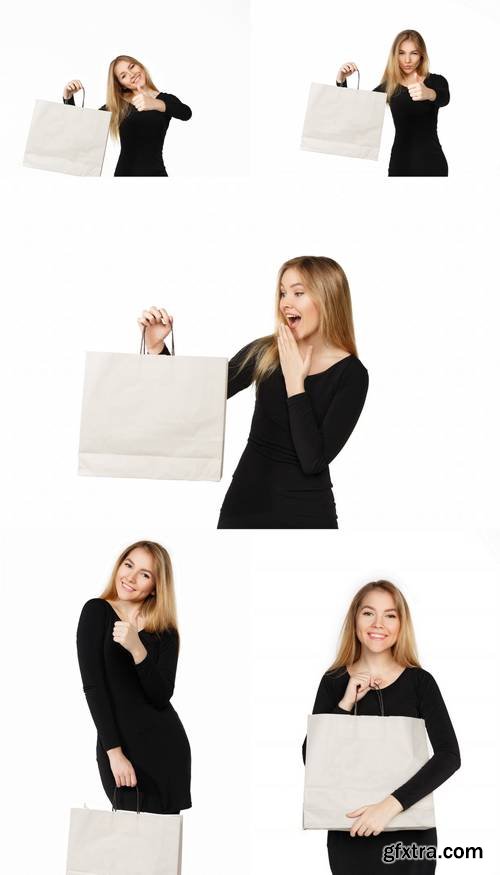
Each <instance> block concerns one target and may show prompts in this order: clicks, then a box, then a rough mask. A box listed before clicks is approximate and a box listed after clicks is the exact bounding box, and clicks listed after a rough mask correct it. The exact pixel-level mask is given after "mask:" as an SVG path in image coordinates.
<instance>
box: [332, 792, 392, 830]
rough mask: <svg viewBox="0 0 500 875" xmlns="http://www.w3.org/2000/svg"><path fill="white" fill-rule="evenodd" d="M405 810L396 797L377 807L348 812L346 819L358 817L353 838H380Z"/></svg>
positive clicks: (379, 803) (354, 825)
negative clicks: (395, 818)
mask: <svg viewBox="0 0 500 875" xmlns="http://www.w3.org/2000/svg"><path fill="white" fill-rule="evenodd" d="M402 810H403V806H402V805H401V803H400V802H398V800H397V799H396V797H395V796H388V797H387V799H384V800H383V801H382V802H377V803H375V805H361V807H360V808H356V810H355V811H348V812H347V813H346V817H356V818H357V820H355V821H354V823H353V825H352V826H351V829H350V833H351V836H356V835H358V836H371V835H374V836H378V835H379V834H380V833H381V832H382V830H384V829H385V828H386V826H387V824H388V823H389V821H391V820H392V818H393V817H396V814H399V812H400V811H402Z"/></svg>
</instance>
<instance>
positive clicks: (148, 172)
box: [63, 55, 191, 176]
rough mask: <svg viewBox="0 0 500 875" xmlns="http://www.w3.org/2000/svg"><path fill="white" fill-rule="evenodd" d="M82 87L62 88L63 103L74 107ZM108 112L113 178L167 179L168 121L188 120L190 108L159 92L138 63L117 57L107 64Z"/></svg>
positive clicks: (74, 82) (75, 82)
mask: <svg viewBox="0 0 500 875" xmlns="http://www.w3.org/2000/svg"><path fill="white" fill-rule="evenodd" d="M81 88H83V86H82V83H81V82H80V80H79V79H72V80H71V82H68V83H67V85H65V86H64V92H63V100H64V103H69V104H72V105H74V103H75V100H74V95H75V94H76V92H77V91H80V89H81ZM100 108H101V109H106V110H108V111H109V112H110V113H111V125H110V131H111V136H112V137H115V139H119V140H120V144H121V151H120V156H119V158H118V164H117V165H116V170H115V176H168V174H167V171H166V169H165V165H164V163H163V142H164V140H165V134H166V133H167V129H168V126H169V124H170V120H171V119H173V118H176V119H181V121H188V120H189V119H190V118H191V110H190V108H189V106H186V104H184V103H181V101H180V100H179V99H178V98H177V97H174V95H173V94H166V93H164V92H163V91H159V90H158V88H157V87H156V85H155V84H154V83H153V81H152V79H151V76H150V75H149V73H148V71H147V70H146V68H145V67H144V65H143V64H141V63H140V61H137V60H136V59H135V58H132V57H130V55H118V57H117V58H115V59H114V60H113V61H111V64H110V65H109V72H108V90H107V97H106V103H105V104H104V106H101V107H100Z"/></svg>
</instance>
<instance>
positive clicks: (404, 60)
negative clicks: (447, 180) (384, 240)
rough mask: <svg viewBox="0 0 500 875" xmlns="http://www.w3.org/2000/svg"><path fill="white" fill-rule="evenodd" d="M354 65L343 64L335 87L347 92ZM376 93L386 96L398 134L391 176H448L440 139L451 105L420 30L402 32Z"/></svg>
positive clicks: (443, 82) (445, 82)
mask: <svg viewBox="0 0 500 875" xmlns="http://www.w3.org/2000/svg"><path fill="white" fill-rule="evenodd" d="M357 69H358V68H357V66H356V64H353V63H346V64H342V66H341V68H340V69H339V71H338V73H337V85H339V86H341V87H344V88H346V87H347V82H346V78H347V77H348V76H352V74H353V73H354V72H355V71H357ZM374 90H375V91H382V92H385V93H386V94H387V102H388V104H389V106H390V108H391V113H392V117H393V119H394V127H395V128H396V136H395V138H394V144H393V147H392V152H391V160H390V164H389V176H448V163H447V161H446V158H445V156H444V152H443V150H442V148H441V144H440V142H439V139H438V134H437V122H438V111H439V107H440V106H446V105H447V104H448V103H449V102H450V92H449V90H448V83H447V81H446V79H445V78H444V76H438V75H437V74H436V73H430V72H429V57H428V55H427V49H426V47H425V42H424V40H423V38H422V37H421V35H420V34H419V33H418V32H417V31H416V30H404V31H402V32H401V33H398V35H397V37H396V38H395V40H394V42H393V44H392V47H391V51H390V53H389V59H388V61H387V66H386V68H385V70H384V75H383V76H382V82H381V83H380V85H378V86H377V88H375V89H374Z"/></svg>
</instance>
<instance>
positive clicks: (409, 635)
mask: <svg viewBox="0 0 500 875" xmlns="http://www.w3.org/2000/svg"><path fill="white" fill-rule="evenodd" d="M374 589H379V590H383V591H384V592H387V593H389V595H391V596H392V598H393V600H394V604H395V606H396V613H397V614H398V617H399V622H400V629H399V635H398V639H397V641H396V643H395V645H394V647H393V648H392V655H393V657H394V659H395V660H396V662H397V663H399V665H402V666H404V667H405V668H408V667H412V668H420V662H419V660H418V656H417V644H416V640H415V632H414V630H413V623H412V619H411V614H410V608H409V607H408V602H407V601H406V599H405V597H404V595H403V593H402V592H401V590H400V589H398V588H397V586H395V585H394V584H393V583H391V582H390V581H389V580H375V581H372V582H371V583H366V584H365V586H362V587H361V589H360V590H358V592H357V593H356V595H355V596H354V598H353V600H352V602H351V604H350V606H349V609H348V611H347V614H346V616H345V619H344V622H343V625H342V630H341V633H340V643H339V646H338V649H337V655H336V657H335V659H334V661H333V663H332V664H331V666H330V668H329V669H328V672H334V671H337V670H338V669H340V668H344V667H345V666H348V665H352V664H353V663H355V662H357V661H358V659H359V658H360V656H361V643H360V641H359V638H358V636H357V635H356V619H357V616H358V611H359V609H360V607H361V605H362V604H363V601H364V598H365V596H366V595H368V593H369V592H371V591H372V590H374Z"/></svg>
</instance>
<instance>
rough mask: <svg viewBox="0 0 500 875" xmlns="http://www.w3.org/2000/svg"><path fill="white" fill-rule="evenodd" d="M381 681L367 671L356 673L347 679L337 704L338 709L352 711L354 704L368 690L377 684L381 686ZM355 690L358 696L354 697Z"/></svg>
mask: <svg viewBox="0 0 500 875" xmlns="http://www.w3.org/2000/svg"><path fill="white" fill-rule="evenodd" d="M381 683H382V679H381V678H379V677H377V676H376V675H373V674H370V673H369V672H368V671H357V672H356V673H355V674H354V673H353V674H352V675H351V677H350V678H349V683H348V684H347V687H346V691H345V693H344V695H343V697H342V699H341V700H340V702H339V708H342V710H343V711H352V709H353V707H354V702H355V701H356V700H357V701H358V702H359V700H360V699H363V698H364V697H365V696H366V694H367V692H368V690H371V689H373V688H374V687H375V686H376V685H377V684H381ZM356 688H358V694H357V695H356Z"/></svg>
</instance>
